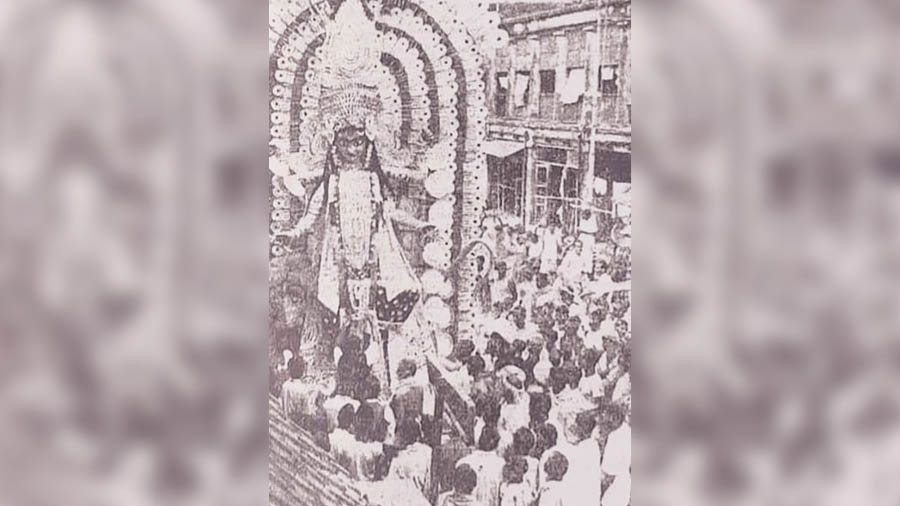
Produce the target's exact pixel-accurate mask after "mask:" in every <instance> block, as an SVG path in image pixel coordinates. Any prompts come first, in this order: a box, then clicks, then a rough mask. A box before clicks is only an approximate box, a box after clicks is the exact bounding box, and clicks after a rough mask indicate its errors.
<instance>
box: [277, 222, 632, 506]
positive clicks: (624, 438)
mask: <svg viewBox="0 0 900 506" xmlns="http://www.w3.org/2000/svg"><path fill="white" fill-rule="evenodd" d="M604 225H605V226H600V224H598V223H597V222H596V221H594V220H593V219H591V218H590V217H589V216H588V217H584V219H583V220H582V224H581V226H580V227H579V228H578V231H577V234H578V235H577V237H576V236H574V235H571V236H566V235H565V234H564V233H563V230H562V227H560V224H559V222H558V220H555V219H554V217H552V216H551V219H549V220H548V221H547V223H546V226H543V227H539V228H537V229H535V230H530V231H527V232H526V231H524V230H521V229H517V228H513V227H508V226H505V225H502V224H499V223H498V224H497V225H496V228H495V229H494V230H491V231H489V232H490V233H486V234H485V241H486V242H488V243H489V245H490V247H491V248H493V251H494V253H495V261H494V262H493V264H494V265H493V268H492V269H491V270H490V271H489V272H488V271H486V270H484V271H482V272H481V273H480V276H479V277H480V281H479V283H478V285H477V287H476V295H477V297H478V299H479V301H480V306H481V308H482V310H483V311H482V314H481V315H479V317H478V318H477V320H478V322H477V332H476V333H475V334H474V338H473V339H471V340H468V339H459V340H457V342H456V343H455V344H454V346H453V349H452V352H451V353H450V354H449V356H447V357H444V358H443V359H441V360H439V361H438V363H439V366H440V368H441V370H442V372H443V374H444V376H445V378H446V379H447V380H448V381H449V382H450V383H451V384H452V385H453V386H454V387H455V388H456V390H457V391H458V392H459V393H460V394H461V395H462V396H464V398H465V399H466V400H467V401H468V402H469V403H470V407H471V410H472V412H473V413H474V416H475V427H474V436H475V439H474V440H475V445H474V447H469V446H468V445H465V444H463V443H460V441H459V440H454V439H452V438H450V436H448V435H446V434H442V433H443V432H444V431H443V430H442V426H436V425H435V424H436V423H440V421H436V420H435V419H434V407H435V406H434V405H435V403H434V392H433V390H432V386H431V384H430V383H429V381H428V377H427V371H424V370H421V369H424V368H419V367H417V365H416V363H415V362H414V361H412V360H400V361H399V363H397V366H396V375H397V376H396V377H397V378H398V380H399V381H398V382H397V383H396V384H395V385H393V388H392V392H391V395H390V397H387V396H383V395H382V391H381V386H380V385H379V383H378V380H377V378H376V376H375V375H374V374H373V373H372V371H371V368H370V367H369V365H368V364H367V361H366V358H365V355H364V354H363V353H361V352H360V350H361V349H364V348H365V347H364V346H363V344H364V342H365V340H366V339H368V338H369V337H368V336H354V335H351V336H347V338H345V339H342V340H341V342H339V343H338V348H339V352H338V353H339V355H340V358H339V359H338V361H337V374H336V377H335V381H334V384H333V385H330V386H329V388H327V389H322V388H321V387H320V386H318V385H316V384H315V382H313V381H311V379H310V378H305V374H306V364H305V362H304V360H303V358H301V357H290V356H289V360H288V361H287V365H286V368H285V367H282V369H286V371H287V373H288V375H289V378H288V379H287V380H286V381H284V383H283V384H276V385H275V386H274V390H276V391H280V395H281V398H282V404H283V407H284V410H285V412H286V413H287V414H288V415H289V416H290V417H291V418H292V419H294V420H295V421H296V422H297V423H299V424H300V425H301V426H302V427H304V428H305V429H306V430H308V431H309V432H311V433H312V434H313V435H314V437H315V438H316V441H317V442H318V443H319V444H320V445H321V446H322V447H323V448H325V449H327V450H328V451H329V452H331V454H332V455H333V456H334V457H335V458H336V459H337V461H338V462H339V463H340V464H341V465H342V466H344V467H345V468H346V469H347V470H348V472H349V473H350V474H351V476H352V477H353V478H355V479H357V480H359V481H360V482H369V483H378V482H380V483H384V484H385V486H384V487H383V488H384V489H388V488H391V487H396V488H398V489H403V487H407V488H408V489H413V488H414V489H415V490H418V491H420V492H421V495H420V496H419V497H416V496H415V494H403V495H398V496H395V497H393V498H392V499H390V501H391V502H392V504H397V505H403V504H409V505H413V504H416V505H418V504H427V503H422V499H423V498H436V500H437V504H438V505H439V506H580V505H584V506H601V505H602V506H627V505H628V504H629V502H630V500H629V496H630V487H631V477H630V473H631V470H630V462H631V429H630V417H631V380H630V366H631V363H630V362H631V354H630V346H631V334H630V330H629V329H630V325H629V323H630V306H631V300H630V293H631V292H630V277H631V251H630V248H629V247H627V246H624V245H621V244H618V243H617V241H616V237H618V234H616V233H613V232H614V229H615V228H616V227H619V228H622V227H623V226H625V225H626V224H625V223H623V222H622V221H621V220H620V221H618V222H613V223H611V224H609V223H607V224H604ZM479 265H480V266H486V265H487V262H485V261H484V259H483V258H482V259H481V261H480V262H479ZM385 398H386V400H385ZM437 445H439V446H440V452H439V457H437V458H434V459H433V458H432V457H433V447H435V446H437ZM432 465H435V466H438V467H437V468H436V469H435V470H434V471H436V473H433V470H432ZM433 475H435V476H437V478H438V479H437V482H436V483H435V484H434V487H433V486H432V476H433ZM399 483H402V486H398V484H399ZM434 492H438V493H439V495H436V494H434Z"/></svg>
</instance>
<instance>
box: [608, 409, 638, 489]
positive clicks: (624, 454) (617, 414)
mask: <svg viewBox="0 0 900 506" xmlns="http://www.w3.org/2000/svg"><path fill="white" fill-rule="evenodd" d="M610 426H611V427H612V428H613V431H612V432H611V433H610V434H609V436H608V437H607V438H606V446H605V447H604V448H603V459H602V464H601V470H602V471H603V487H604V489H605V490H604V492H603V499H602V503H601V504H602V506H628V504H629V500H630V496H631V425H630V420H629V419H628V417H627V416H626V414H625V413H623V411H622V410H621V409H618V408H617V409H613V411H612V413H611V418H610Z"/></svg>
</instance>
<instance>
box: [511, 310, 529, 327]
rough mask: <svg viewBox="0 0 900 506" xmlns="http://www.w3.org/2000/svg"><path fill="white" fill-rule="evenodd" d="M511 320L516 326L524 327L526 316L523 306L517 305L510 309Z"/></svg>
mask: <svg viewBox="0 0 900 506" xmlns="http://www.w3.org/2000/svg"><path fill="white" fill-rule="evenodd" d="M511 315H512V321H513V323H514V324H515V325H516V328H517V329H519V330H522V329H524V328H525V323H526V318H525V308H523V307H519V308H516V309H515V310H513V311H512V313H511Z"/></svg>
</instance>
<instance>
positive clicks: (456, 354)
mask: <svg viewBox="0 0 900 506" xmlns="http://www.w3.org/2000/svg"><path fill="white" fill-rule="evenodd" d="M474 352H475V343H473V342H472V341H471V340H470V339H460V340H459V341H457V342H456V344H454V345H453V358H455V359H456V360H459V361H460V362H465V361H466V360H468V359H469V357H470V356H472V353H474Z"/></svg>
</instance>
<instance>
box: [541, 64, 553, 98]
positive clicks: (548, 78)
mask: <svg viewBox="0 0 900 506" xmlns="http://www.w3.org/2000/svg"><path fill="white" fill-rule="evenodd" d="M551 93H556V71H555V70H542V71H541V94H542V95H543V94H551Z"/></svg>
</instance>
